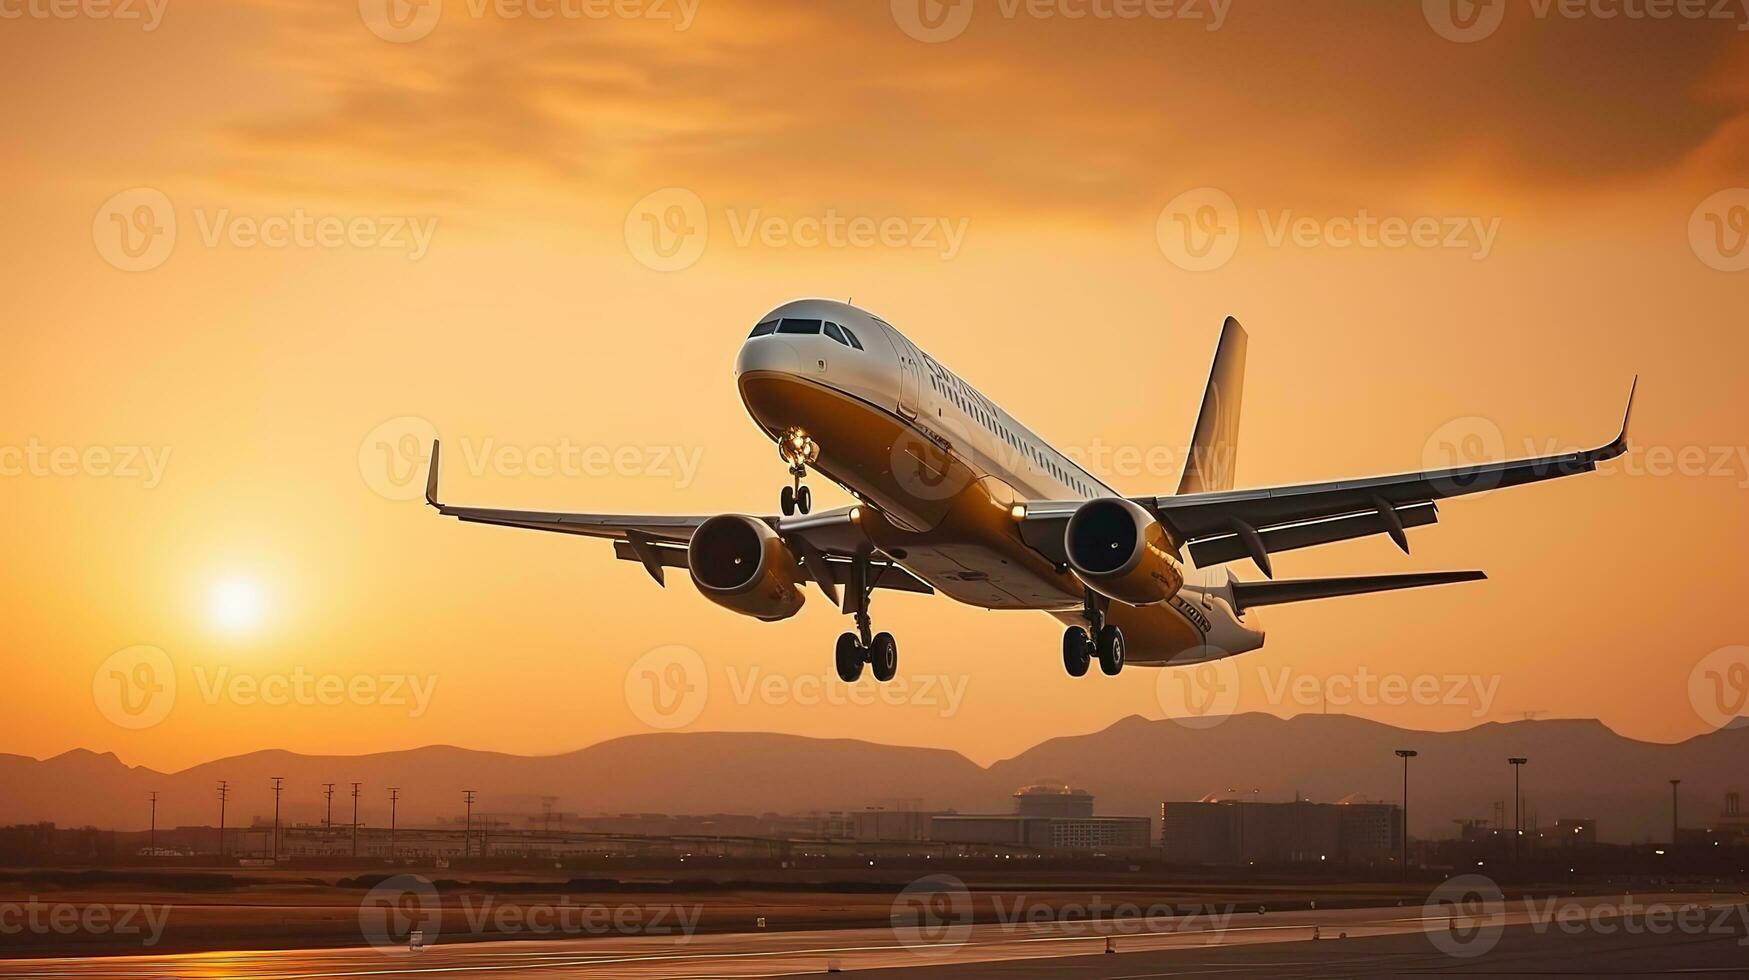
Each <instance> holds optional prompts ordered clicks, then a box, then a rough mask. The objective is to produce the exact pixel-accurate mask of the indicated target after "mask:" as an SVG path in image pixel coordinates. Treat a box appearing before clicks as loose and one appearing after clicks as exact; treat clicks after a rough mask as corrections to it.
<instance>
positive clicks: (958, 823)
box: [929, 783, 1151, 851]
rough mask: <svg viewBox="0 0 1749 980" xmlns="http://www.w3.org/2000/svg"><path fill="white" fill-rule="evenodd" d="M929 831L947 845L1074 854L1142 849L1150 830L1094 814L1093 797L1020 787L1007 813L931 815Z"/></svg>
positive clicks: (1139, 820)
mask: <svg viewBox="0 0 1749 980" xmlns="http://www.w3.org/2000/svg"><path fill="white" fill-rule="evenodd" d="M929 827H930V829H929V836H930V837H931V838H932V839H934V840H938V841H942V842H944V843H949V844H969V845H986V846H996V847H1016V848H1026V849H1028V850H1075V851H1110V850H1129V849H1133V848H1145V847H1148V846H1149V835H1150V831H1151V827H1150V821H1149V819H1148V818H1147V817H1096V816H1094V815H1093V794H1091V793H1088V792H1087V791H1086V790H1081V789H1072V788H1070V787H1068V786H1066V785H1062V784H1060V783H1035V784H1033V785H1030V786H1023V787H1021V788H1020V789H1019V790H1018V791H1016V792H1015V794H1014V812H1013V813H988V814H984V813H971V814H961V813H942V814H935V815H933V816H931V818H930V821H929Z"/></svg>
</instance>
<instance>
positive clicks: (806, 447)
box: [777, 428, 820, 517]
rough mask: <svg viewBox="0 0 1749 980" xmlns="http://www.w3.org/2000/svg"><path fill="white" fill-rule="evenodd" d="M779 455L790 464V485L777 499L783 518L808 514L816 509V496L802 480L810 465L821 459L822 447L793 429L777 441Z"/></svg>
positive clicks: (805, 476)
mask: <svg viewBox="0 0 1749 980" xmlns="http://www.w3.org/2000/svg"><path fill="white" fill-rule="evenodd" d="M777 455H778V456H779V457H781V458H782V459H783V461H784V462H785V463H788V464H789V475H790V485H789V486H787V487H784V488H783V492H782V493H781V494H778V497H777V502H778V505H779V506H780V507H782V508H783V516H785V517H789V516H790V515H792V514H795V513H797V512H800V513H803V514H806V513H807V512H808V511H810V510H813V509H814V494H813V492H812V491H810V490H809V489H808V488H807V487H806V486H803V485H802V480H804V479H806V478H807V475H808V464H809V463H812V462H813V461H814V460H816V459H818V458H820V447H819V446H818V445H816V444H815V443H814V440H813V439H812V438H810V437H809V436H808V434H807V433H806V432H803V431H802V430H801V429H795V428H792V429H788V430H786V431H785V432H784V434H783V436H782V437H780V438H779V439H778V440H777Z"/></svg>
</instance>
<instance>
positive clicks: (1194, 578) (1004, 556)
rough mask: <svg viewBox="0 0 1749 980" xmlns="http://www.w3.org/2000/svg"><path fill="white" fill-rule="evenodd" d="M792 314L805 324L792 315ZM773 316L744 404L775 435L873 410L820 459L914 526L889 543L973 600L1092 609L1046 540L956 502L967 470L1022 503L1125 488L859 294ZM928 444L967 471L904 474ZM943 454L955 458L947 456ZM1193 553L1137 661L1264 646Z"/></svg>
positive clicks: (741, 359) (753, 353) (743, 378)
mask: <svg viewBox="0 0 1749 980" xmlns="http://www.w3.org/2000/svg"><path fill="white" fill-rule="evenodd" d="M784 318H789V319H790V320H791V321H794V322H792V323H791V324H790V325H789V326H788V327H785V326H784V325H783V320H784ZM815 320H818V321H820V322H821V324H822V325H824V324H833V325H836V327H837V328H838V330H837V335H836V336H835V335H834V334H833V331H831V330H830V329H829V328H826V327H824V326H822V328H821V329H820V331H819V332H807V328H808V327H809V325H810V324H811V323H812V321H815ZM759 322H760V326H759V327H758V328H756V329H755V331H754V335H753V336H750V337H749V338H748V339H747V341H746V342H745V343H744V344H743V345H742V347H741V351H740V354H739V356H738V358H737V360H736V366H735V374H736V377H737V379H738V381H739V383H740V386H741V391H742V398H743V402H744V404H746V406H747V408H748V411H749V413H750V414H752V415H753V417H754V419H755V421H757V422H758V423H759V424H760V425H761V427H762V428H763V429H765V430H766V432H767V434H768V435H770V436H771V437H772V438H773V439H778V438H781V437H782V436H783V434H784V432H785V431H788V430H791V429H800V430H804V431H806V432H809V433H815V432H820V431H823V430H827V429H830V428H832V425H831V424H829V422H828V420H827V419H826V418H824V416H827V415H831V416H833V419H832V420H831V421H833V422H840V423H841V422H842V419H841V418H840V416H842V415H845V414H852V413H864V414H863V417H865V418H866V419H867V420H868V422H869V424H868V425H866V426H861V427H859V431H860V430H861V429H869V430H874V429H879V430H880V431H881V436H880V437H879V438H875V439H871V440H869V441H866V442H865V441H863V440H861V439H857V438H846V437H844V436H843V435H840V437H839V438H838V439H837V440H836V442H837V443H842V444H843V445H830V446H827V447H826V449H827V450H829V451H830V450H837V451H838V455H836V456H835V457H834V458H833V459H832V460H831V461H830V462H829V463H828V462H826V461H822V463H821V465H818V466H816V469H817V470H818V471H819V472H822V473H824V474H825V475H826V476H827V477H828V478H830V479H832V480H833V482H835V483H837V484H838V485H839V486H841V487H842V488H843V489H845V490H846V491H848V492H849V493H850V494H851V495H853V496H855V497H856V498H857V499H859V500H861V501H864V502H865V503H867V504H870V505H872V506H874V507H876V508H878V509H879V510H880V511H881V512H882V514H883V515H886V516H887V517H889V518H891V519H892V520H893V521H894V523H895V524H896V525H898V526H899V527H901V528H903V529H904V530H905V531H906V532H907V534H908V536H907V538H906V540H905V542H904V546H903V547H902V548H898V549H893V548H888V547H885V546H883V550H886V551H888V552H889V553H890V552H891V551H893V550H898V551H900V552H901V553H902V555H903V557H899V556H894V557H895V558H896V560H897V561H898V563H899V564H900V565H902V566H903V567H904V568H905V569H906V570H907V571H910V572H911V573H912V574H914V575H916V576H918V577H919V578H921V579H923V580H924V581H926V582H928V583H929V584H930V585H932V586H934V587H935V588H936V589H937V590H938V591H941V592H944V593H946V594H948V595H950V596H952V597H954V598H957V599H960V600H961V601H964V602H968V603H971V604H973V605H978V606H982V607H985V608H992V609H998V608H1009V609H1038V610H1044V611H1048V612H1051V613H1052V614H1053V615H1056V616H1057V617H1058V618H1059V619H1062V620H1063V621H1065V622H1074V621H1078V620H1079V619H1080V617H1081V611H1082V603H1083V589H1082V588H1081V587H1080V586H1079V583H1078V582H1077V581H1076V580H1075V579H1074V577H1073V575H1072V574H1070V573H1067V572H1066V571H1065V570H1064V569H1062V568H1060V567H1058V568H1049V567H1045V566H1044V565H1041V564H1040V562H1038V561H1033V560H1029V559H1030V558H1031V557H1035V556H1036V552H1033V551H1032V550H1031V549H1026V548H1025V546H1024V545H1021V544H1019V539H1018V535H1017V534H1016V533H1014V532H1013V529H1012V525H1010V526H1009V527H1008V528H1007V529H1006V530H1003V529H1000V527H999V525H983V524H978V525H976V527H977V530H976V531H974V532H972V533H967V532H966V531H965V530H964V527H965V525H964V522H961V523H960V524H958V525H955V527H956V528H957V530H956V531H949V530H947V528H948V526H949V525H953V524H954V515H953V514H952V513H951V512H950V509H949V508H947V507H946V506H945V505H944V504H943V503H942V502H943V500H944V499H946V498H947V497H949V496H950V495H951V494H952V493H954V492H957V491H958V490H959V489H960V488H961V486H963V485H964V484H965V483H966V482H967V481H972V482H976V483H978V484H979V487H980V489H981V490H985V489H986V488H987V493H988V496H989V497H992V498H994V499H996V500H1003V499H1009V498H1012V500H1013V501H1014V502H1015V503H1024V502H1025V501H1079V500H1090V499H1094V498H1099V497H1121V496H1123V495H1122V494H1120V493H1119V492H1118V491H1117V490H1115V489H1113V488H1112V487H1110V486H1108V485H1107V484H1106V483H1105V482H1104V481H1102V480H1100V479H1099V478H1098V477H1096V476H1094V475H1093V474H1091V473H1089V472H1087V470H1086V469H1085V468H1083V467H1082V466H1080V465H1079V464H1077V463H1076V462H1075V461H1074V460H1073V459H1071V458H1070V457H1069V456H1068V455H1067V454H1065V453H1062V452H1060V451H1058V450H1057V449H1055V448H1053V447H1052V446H1051V445H1050V444H1049V443H1048V442H1046V441H1045V440H1044V439H1042V438H1040V437H1039V436H1038V435H1037V434H1035V433H1034V432H1033V431H1032V430H1031V429H1029V428H1027V427H1026V426H1025V425H1022V424H1021V423H1020V422H1019V421H1018V420H1017V419H1015V418H1014V417H1013V416H1012V415H1011V414H1009V413H1008V412H1007V411H1005V410H1004V409H1003V408H1002V407H1001V406H999V405H997V404H996V403H995V401H993V400H992V399H990V398H988V397H986V396H985V395H983V394H982V393H981V392H979V391H978V390H977V389H976V388H974V387H972V385H970V384H969V383H967V382H966V381H965V380H964V379H962V378H961V377H960V376H959V375H957V374H955V373H954V372H953V371H951V370H949V369H948V368H947V367H946V366H945V365H943V364H942V363H941V362H940V361H938V360H936V359H935V358H933V357H930V356H929V355H928V354H926V353H924V352H923V351H922V350H921V349H920V348H918V347H917V346H916V345H915V344H913V343H912V342H911V341H910V340H909V339H908V338H907V337H905V336H904V335H903V334H901V333H900V332H899V331H898V330H897V329H895V328H894V327H893V326H892V325H891V324H889V323H887V322H886V321H884V320H882V319H880V318H879V317H876V316H874V315H873V314H870V313H868V312H866V311H864V310H861V309H858V308H857V307H854V306H851V305H850V304H848V303H841V302H837V301H833V300H823V299H806V300H797V301H794V302H791V303H786V304H784V305H782V306H780V307H778V308H777V309H775V310H773V311H771V312H770V313H768V314H767V315H766V316H764V317H762V318H761V319H760V321H759ZM773 324H776V325H775V326H771V325H773ZM768 327H769V328H768ZM838 336H843V337H844V338H845V339H844V340H839V339H837V337H838ZM847 341H848V342H847ZM853 345H854V346H853ZM859 348H860V349H859ZM754 379H761V381H759V382H756V381H755V380H754ZM771 379H775V380H777V381H781V382H782V383H783V385H784V390H785V391H788V392H804V393H805V394H804V395H803V396H802V397H796V396H795V395H793V394H791V395H786V396H783V397H771V396H768V395H767V394H766V392H767V391H769V390H772V389H773V388H774V387H775V386H774V385H772V384H769V383H765V382H766V381H769V380H771ZM756 383H757V384H760V385H761V386H760V387H759V388H757V389H755V387H754V384H756ZM839 431H840V432H842V431H843V430H842V429H841V428H840V429H839ZM915 446H923V447H925V448H926V449H927V454H926V455H928V456H930V457H931V459H930V460H926V461H924V462H923V463H922V464H921V466H922V470H921V471H922V472H924V473H933V472H935V471H936V470H940V471H942V472H943V473H946V472H947V471H948V470H949V469H951V470H952V472H953V473H954V474H961V475H958V476H955V477H953V478H952V479H949V478H948V477H946V476H944V477H943V479H944V480H947V481H948V485H946V486H943V485H942V484H938V483H936V482H934V481H931V480H917V479H915V478H912V479H896V480H895V479H894V478H893V475H894V474H895V473H896V472H899V471H900V470H902V469H905V468H906V467H912V468H915V467H917V466H919V465H920V464H919V463H918V460H917V459H916V458H915V457H916V456H917V455H918V454H917V452H916V450H915V448H911V447H915ZM905 453H911V454H912V458H905V457H904V455H903V454H905ZM936 454H939V455H940V456H941V457H942V458H943V459H945V460H946V462H945V463H942V462H937V461H934V457H935V455H936ZM870 457H874V458H870ZM896 464H904V465H903V466H900V465H896ZM962 467H963V470H962V469H961V468H962ZM912 471H913V472H915V470H914V469H913V470H912ZM1004 494H1006V495H1007V496H1006V497H1004V496H1003V495H1004ZM981 499H982V498H981ZM1017 545H1018V549H1017ZM1179 557H1180V559H1181V560H1182V561H1183V562H1184V565H1185V583H1184V587H1183V589H1182V590H1181V591H1180V593H1179V595H1177V596H1174V597H1173V598H1172V599H1170V600H1168V601H1166V602H1161V603H1156V604H1154V605H1150V606H1146V607H1138V608H1128V609H1125V610H1123V611H1122V615H1121V617H1120V619H1121V621H1123V622H1124V629H1125V632H1126V634H1127V635H1129V636H1130V637H1131V639H1130V647H1129V656H1130V659H1131V661H1132V662H1135V663H1155V664H1161V663H1175V664H1176V663H1192V662H1197V661H1200V660H1205V659H1212V658H1215V657H1219V656H1225V655H1229V654H1233V653H1240V652H1244V651H1246V650H1251V649H1255V648H1257V647H1258V646H1261V645H1262V640H1263V634H1262V633H1261V632H1260V631H1259V630H1257V629H1256V628H1255V625H1254V623H1253V622H1252V621H1251V620H1252V617H1251V616H1249V615H1246V616H1243V617H1241V616H1238V615H1236V614H1235V613H1234V612H1233V608H1232V605H1231V589H1230V582H1231V576H1230V573H1229V572H1228V571H1227V569H1226V568H1225V567H1224V566H1215V567H1213V568H1207V569H1198V568H1196V567H1195V566H1194V564H1193V563H1192V562H1191V560H1190V558H1189V555H1188V554H1187V553H1184V554H1181V555H1180V556H1179ZM1046 565H1048V563H1046ZM1113 615H1114V617H1115V616H1119V614H1118V613H1117V612H1114V613H1113Z"/></svg>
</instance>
